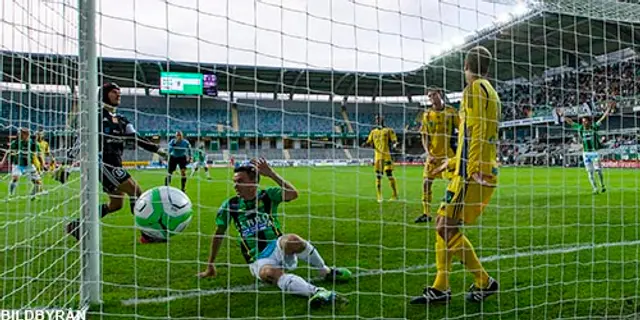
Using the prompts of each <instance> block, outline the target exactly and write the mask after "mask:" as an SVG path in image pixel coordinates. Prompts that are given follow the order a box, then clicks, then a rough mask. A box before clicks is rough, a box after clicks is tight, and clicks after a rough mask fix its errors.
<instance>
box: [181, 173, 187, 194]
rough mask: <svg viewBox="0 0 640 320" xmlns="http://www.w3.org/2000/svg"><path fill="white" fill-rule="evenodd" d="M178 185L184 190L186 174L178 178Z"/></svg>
mask: <svg viewBox="0 0 640 320" xmlns="http://www.w3.org/2000/svg"><path fill="white" fill-rule="evenodd" d="M180 186H181V187H182V191H184V190H185V187H186V186H187V177H186V176H182V179H180Z"/></svg>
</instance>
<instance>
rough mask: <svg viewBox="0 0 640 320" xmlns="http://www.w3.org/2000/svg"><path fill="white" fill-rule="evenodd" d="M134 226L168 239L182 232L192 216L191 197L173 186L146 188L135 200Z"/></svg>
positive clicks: (149, 233)
mask: <svg viewBox="0 0 640 320" xmlns="http://www.w3.org/2000/svg"><path fill="white" fill-rule="evenodd" d="M134 213H135V223H136V226H137V227H138V228H140V229H142V230H143V231H144V232H145V233H146V234H148V235H150V236H152V237H155V238H159V239H168V238H169V237H171V236H172V235H175V234H178V233H180V232H182V231H183V230H184V229H185V228H187V226H188V225H189V222H191V218H192V216H193V209H192V205H191V199H189V197H188V196H187V195H186V194H185V193H184V192H182V191H180V190H179V189H176V188H173V187H166V186H162V187H155V188H152V189H149V190H147V191H146V192H145V193H143V194H142V195H141V196H140V198H138V200H137V201H136V205H135V209H134Z"/></svg>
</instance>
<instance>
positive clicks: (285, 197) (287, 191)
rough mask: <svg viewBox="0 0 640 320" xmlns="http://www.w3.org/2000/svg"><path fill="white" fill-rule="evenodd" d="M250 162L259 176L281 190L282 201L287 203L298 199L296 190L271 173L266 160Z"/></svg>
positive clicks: (287, 182)
mask: <svg viewBox="0 0 640 320" xmlns="http://www.w3.org/2000/svg"><path fill="white" fill-rule="evenodd" d="M251 162H252V163H253V164H254V165H255V166H256V168H258V173H259V174H260V175H262V176H265V177H269V178H270V179H271V180H273V181H274V182H275V183H276V184H277V185H278V186H279V187H280V188H282V201H284V202H289V201H293V200H295V199H297V198H298V190H296V188H295V187H294V186H293V185H292V184H291V183H290V182H289V181H286V180H284V179H283V178H282V177H281V176H280V175H279V174H278V173H276V172H275V171H273V169H272V168H271V166H269V163H268V162H267V160H266V159H264V158H260V159H255V160H252V161H251Z"/></svg>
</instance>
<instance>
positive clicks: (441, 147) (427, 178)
mask: <svg viewBox="0 0 640 320" xmlns="http://www.w3.org/2000/svg"><path fill="white" fill-rule="evenodd" d="M428 96H429V99H430V100H431V103H432V106H431V108H429V109H427V110H426V111H425V112H424V116H423V118H422V124H421V126H420V133H421V134H422V146H423V147H424V151H425V153H426V155H427V159H426V161H425V164H424V173H423V174H422V178H423V179H424V181H423V184H422V215H420V216H419V217H418V218H416V220H415V222H416V223H421V222H430V221H431V200H432V198H433V193H432V191H431V187H432V186H433V180H435V179H448V178H449V175H450V174H449V173H448V172H447V171H444V172H442V173H441V174H437V175H434V174H432V172H433V171H434V170H435V169H436V168H438V167H440V166H441V165H442V164H443V163H445V162H447V161H448V159H451V158H453V156H454V154H455V145H456V144H455V142H456V138H455V136H454V130H455V129H456V128H457V127H458V122H459V119H458V112H457V111H456V109H454V108H453V107H451V106H445V104H444V103H443V101H442V94H441V92H440V90H429V92H428Z"/></svg>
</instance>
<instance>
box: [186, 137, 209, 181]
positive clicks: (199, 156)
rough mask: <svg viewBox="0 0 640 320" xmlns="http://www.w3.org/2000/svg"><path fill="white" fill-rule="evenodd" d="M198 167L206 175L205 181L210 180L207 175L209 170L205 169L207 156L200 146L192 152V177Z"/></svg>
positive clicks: (202, 146)
mask: <svg viewBox="0 0 640 320" xmlns="http://www.w3.org/2000/svg"><path fill="white" fill-rule="evenodd" d="M200 167H202V169H203V170H204V172H205V174H206V175H207V179H209V180H211V176H210V175H209V168H208V167H207V154H206V153H205V151H204V145H201V146H200V147H198V148H195V149H194V150H193V165H192V166H191V176H192V177H193V175H194V174H195V173H196V172H197V171H198V169H199V168H200Z"/></svg>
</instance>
